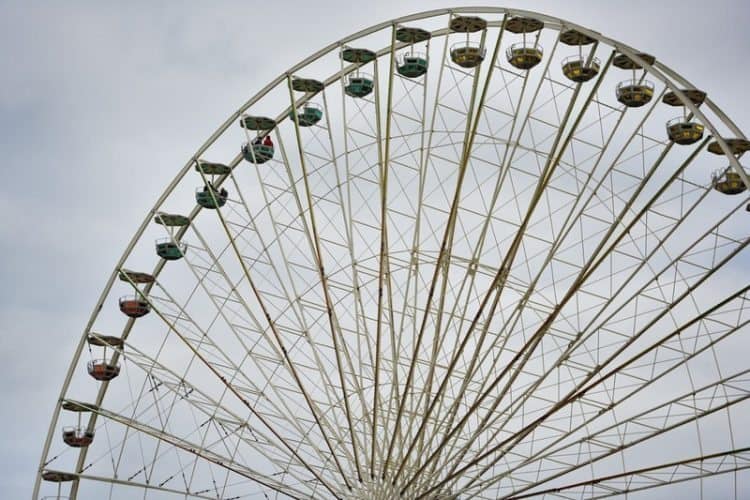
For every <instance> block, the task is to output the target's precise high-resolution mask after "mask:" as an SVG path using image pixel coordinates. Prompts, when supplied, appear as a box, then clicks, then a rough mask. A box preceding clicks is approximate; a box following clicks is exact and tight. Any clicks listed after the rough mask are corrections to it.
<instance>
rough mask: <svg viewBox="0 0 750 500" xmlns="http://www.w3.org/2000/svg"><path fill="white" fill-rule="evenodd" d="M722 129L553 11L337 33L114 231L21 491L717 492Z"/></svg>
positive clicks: (722, 326)
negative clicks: (126, 237) (112, 249)
mask: <svg viewBox="0 0 750 500" xmlns="http://www.w3.org/2000/svg"><path fill="white" fill-rule="evenodd" d="M521 40H522V41H521ZM519 42H520V44H519ZM543 47H544V48H543ZM651 80H653V82H655V83H652V81H651ZM670 106H677V107H680V108H682V109H681V112H682V116H681V118H679V119H678V120H676V121H670V122H669V125H668V126H665V124H666V123H667V121H668V120H669V119H670V118H673V114H672V113H671V112H670V110H671V107H670ZM238 121H239V122H241V124H242V127H240V126H238V125H237V122H238ZM242 143H246V144H247V145H246V147H245V149H243V151H242V153H240V154H238V153H237V151H238V150H239V148H240V145H241V144H242ZM707 146H708V147H707ZM264 148H265V149H264ZM747 149H750V143H748V142H747V141H744V138H743V136H742V133H741V131H740V130H738V129H737V127H736V126H735V125H734V124H733V123H732V122H731V121H730V120H729V119H728V118H727V117H726V115H724V113H722V112H721V110H719V109H718V108H716V107H715V106H714V105H713V103H712V102H711V101H710V99H708V98H706V96H705V94H704V93H702V92H697V91H696V90H695V89H694V87H693V85H691V84H690V83H689V82H687V81H685V80H684V79H683V78H682V77H680V76H679V75H678V74H676V73H675V72H673V71H672V70H670V69H669V68H668V67H666V66H664V65H663V64H661V63H660V62H658V61H656V60H655V59H654V58H653V57H651V56H649V55H647V54H643V53H639V52H637V51H635V50H633V49H632V48H630V47H628V46H626V45H624V44H620V43H619V42H615V41H613V40H610V39H608V38H606V37H604V36H602V35H600V34H598V33H596V32H593V31H590V30H587V29H586V28H583V27H580V26H577V25H574V24H572V23H569V22H567V21H562V20H560V19H555V18H551V17H548V16H544V15H540V14H534V13H529V12H523V11H511V10H507V9H472V8H463V9H454V10H450V11H447V10H446V11H433V12H427V13H423V14H417V15H414V16H409V17H406V18H403V19H399V20H395V21H393V22H388V23H384V24H382V25H378V26H375V27H373V28H371V29H369V30H365V31H363V32H360V33H357V34H355V35H352V36H351V37H348V38H346V39H345V40H342V41H340V42H338V43H336V44H332V45H331V46H329V47H326V48H325V49H323V50H321V51H320V52H318V53H316V54H315V55H313V56H311V57H310V58H308V59H307V60H305V61H303V62H302V63H300V64H298V65H297V66H295V67H294V68H292V69H291V70H290V71H289V72H287V73H286V74H284V75H282V76H281V77H279V78H278V79H277V80H275V81H274V82H272V83H271V84H269V85H268V86H267V87H266V88H264V89H263V91H262V92H260V93H259V94H257V95H256V96H255V97H253V98H252V99H251V100H250V101H249V102H248V103H246V104H245V105H244V106H242V108H241V109H240V110H238V111H237V112H236V113H235V114H234V115H232V117H230V119H229V120H227V122H226V123H224V124H223V125H222V126H221V127H220V129H219V130H218V131H217V132H216V133H215V134H214V135H213V136H212V137H211V138H210V139H209V140H208V141H207V142H206V143H205V144H204V145H203V146H201V148H200V149H199V150H198V151H197V152H196V154H195V155H194V157H193V158H192V159H191V160H190V162H188V164H187V165H186V166H185V167H184V168H183V169H182V171H180V172H179V174H178V176H177V177H176V178H175V180H174V181H173V182H172V183H171V184H170V186H168V188H167V190H166V191H165V193H164V195H163V196H162V197H161V198H160V199H159V200H158V202H157V204H156V205H155V207H154V209H153V210H152V211H151V212H150V213H149V216H148V217H147V218H146V220H145V221H144V223H143V224H142V225H141V227H140V228H139V230H138V232H137V233H136V235H135V236H134V237H133V240H132V242H131V243H130V244H129V245H128V248H127V249H126V252H125V254H124V255H123V257H122V259H121V261H120V262H119V263H118V265H117V268H116V269H115V271H114V273H113V274H112V276H111V277H110V280H109V281H108V283H107V286H106V288H105V291H104V293H103V294H102V297H101V299H100V300H99V302H98V303H97V305H96V308H95V312H94V314H93V315H92V317H91V320H90V322H89V324H88V325H87V326H86V329H85V331H84V335H83V337H82V339H81V342H80V345H79V348H78V351H77V352H76V355H75V357H74V360H73V362H72V364H71V368H70V370H69V372H68V375H67V377H66V379H65V381H64V387H63V390H62V393H61V397H60V401H59V403H58V404H57V407H56V410H55V414H54V417H53V420H52V424H51V429H50V433H49V435H48V437H47V440H46V442H45V448H44V453H43V457H42V463H41V466H40V469H39V475H38V477H37V481H36V486H35V490H34V497H35V498H37V497H43V496H47V497H50V498H68V497H70V498H76V497H82V498H83V497H85V498H132V497H134V496H143V497H144V498H222V499H230V498H232V499H235V498H236V499H240V498H277V497H279V498H287V497H290V498H334V497H335V498H362V499H391V498H420V499H436V498H440V499H442V498H475V497H476V498H530V497H534V498H537V497H550V498H600V497H607V496H617V495H626V494H627V495H630V496H635V495H637V494H641V493H644V494H645V493H648V492H652V491H653V492H662V493H664V494H665V495H669V496H674V495H675V492H679V493H678V494H679V495H681V496H685V494H686V492H688V493H690V492H693V493H695V494H696V496H702V495H705V496H706V497H709V498H717V497H722V498H730V497H735V498H739V497H744V496H746V495H747V494H750V484H748V483H747V474H746V473H745V472H743V471H745V470H747V469H748V464H750V461H749V459H750V454H749V453H748V449H749V448H748V446H750V433H748V430H747V426H746V425H743V424H744V423H746V422H747V421H748V418H750V404H749V403H750V402H749V401H748V397H750V373H749V372H750V367H749V365H748V362H747V359H746V354H745V346H746V345H747V342H748V340H750V339H748V332H749V331H750V327H748V321H750V285H748V279H747V272H746V270H747V269H748V262H749V261H748V259H749V258H750V251H748V249H747V245H748V242H750V231H749V230H748V228H749V227H750V225H748V220H749V217H750V214H749V213H748V211H750V204H748V197H747V194H746V188H747V186H748V185H750V183H748V178H747V174H746V173H745V171H744V170H742V168H741V166H740V163H739V159H740V158H741V156H742V153H744V152H745V150H747ZM712 153H718V154H712ZM712 173H713V174H712ZM196 187H197V188H198V190H197V191H195V189H196ZM194 191H195V192H194ZM732 194H734V195H735V196H729V195H732ZM736 195H739V196H736ZM196 203H197V204H196ZM154 238H162V240H160V241H159V242H158V243H157V253H158V254H159V256H160V257H162V258H161V259H159V260H158V263H157V264H156V266H155V267H153V262H154V257H153V251H154V247H153V244H152V240H153V239H154ZM150 267H151V268H152V271H151V272H150V273H143V271H145V270H147V269H149V268H150ZM134 270H135V271H141V273H135V272H133V271H134ZM118 278H119V279H118ZM125 294H128V295H129V297H128V298H125V299H123V300H121V301H120V307H119V309H118V307H117V297H119V296H120V295H125ZM122 312H124V313H125V315H122V314H121V313H122ZM87 353H89V354H87ZM87 356H88V358H90V359H91V361H90V362H89V363H88V365H86V363H85V361H87V360H88V358H87ZM86 366H88V369H86ZM92 377H93V378H92ZM74 424H75V425H74ZM71 425H73V428H72V430H71V429H68V430H66V431H65V433H63V434H62V435H61V428H62V427H67V426H71ZM61 438H62V439H61ZM686 488H687V489H686ZM50 495H51V496H50ZM55 495H56V496H55Z"/></svg>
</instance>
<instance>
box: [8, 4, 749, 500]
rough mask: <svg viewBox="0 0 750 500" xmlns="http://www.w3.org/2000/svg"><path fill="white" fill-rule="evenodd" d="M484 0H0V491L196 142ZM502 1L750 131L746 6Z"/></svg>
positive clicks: (16, 489)
mask: <svg viewBox="0 0 750 500" xmlns="http://www.w3.org/2000/svg"><path fill="white" fill-rule="evenodd" d="M481 3H482V2H465V1H460V0H452V1H449V2H442V1H441V2H435V1H420V2H403V1H395V0H377V1H373V2H370V3H367V2H361V1H360V2H356V7H352V6H353V5H355V3H354V2H342V1H332V0H326V1H307V2H301V1H290V0H281V1H276V2H258V1H255V0H249V1H245V2H218V1H214V2H179V3H178V2H174V3H169V4H168V3H166V2H136V1H133V2H127V3H125V2H121V3H119V4H114V3H112V2H62V1H59V2H41V1H38V2H37V1H18V2H8V1H2V0H0V65H1V66H2V71H0V132H1V133H0V151H2V157H3V168H2V172H3V174H4V180H3V182H2V183H1V184H0V210H1V213H2V215H0V249H1V250H2V256H3V258H2V260H0V279H1V280H2V285H3V286H2V289H1V290H0V361H1V362H2V363H1V364H0V380H1V381H2V382H0V383H1V384H2V385H1V386H0V387H2V396H3V400H2V408H1V409H0V423H2V426H3V427H2V428H3V431H2V432H3V434H2V438H0V443H2V447H1V448H0V450H2V453H1V454H0V471H2V472H0V478H2V481H0V497H2V498H7V499H16V498H28V496H29V494H30V492H31V488H32V485H33V480H34V474H35V471H36V468H37V466H38V460H39V455H40V453H41V449H42V445H43V441H44V438H45V436H46V433H47V426H48V423H49V417H50V415H51V412H52V410H53V408H54V403H55V399H56V398H57V396H58V393H59V390H60V386H61V384H62V380H63V377H64V374H65V371H66V370H67V367H68V364H69V362H70V359H71V357H72V355H73V351H74V348H75V344H76V343H77V341H78V339H79V337H80V335H81V332H82V329H83V327H84V326H85V323H86V321H87V319H88V317H89V314H90V313H91V308H92V307H93V305H94V303H95V301H96V299H97V297H98V296H99V294H100V292H101V289H102V286H103V285H104V282H105V281H106V279H107V277H108V275H109V273H110V272H111V269H112V267H113V265H114V264H115V262H116V261H117V259H118V258H119V256H120V254H121V253H122V251H123V249H124V247H125V245H126V244H127V242H128V240H129V239H130V237H131V235H132V234H133V232H134V231H135V230H136V228H137V226H138V225H139V224H140V221H141V220H142V218H143V216H144V214H145V213H146V211H147V210H149V209H150V208H151V206H152V204H153V202H154V200H155V199H156V198H157V197H158V195H159V194H160V193H161V192H162V190H163V189H164V187H165V186H166V184H167V183H168V182H169V181H170V180H171V179H172V178H173V176H174V175H175V173H176V172H177V171H178V170H179V169H180V168H181V167H182V165H183V164H184V163H185V161H186V159H187V158H189V157H190V156H191V155H192V153H193V152H194V150H195V149H196V148H197V147H198V146H199V145H200V144H201V143H202V142H203V141H204V140H205V139H206V137H208V136H209V135H210V134H211V133H212V132H213V131H214V129H215V128H216V127H217V126H218V125H219V124H220V123H221V122H223V121H224V120H225V119H226V117H227V116H228V115H230V114H231V113H232V112H233V111H234V110H235V109H236V108H237V107H238V106H239V105H240V104H241V103H243V102H245V101H246V100H247V99H248V98H249V97H250V96H251V95H252V94H254V93H255V92H256V91H257V90H258V89H260V88H261V87H262V86H263V85H265V84H266V83H267V82H268V81H269V80H271V79H272V78H274V77H276V76H277V75H278V74H279V73H281V72H283V71H284V70H286V68H288V67H289V66H291V65H293V64H295V63H296V62H298V61H299V60H301V59H302V58H304V57H306V56H308V55H309V54H310V53H312V52H313V51H315V50H317V49H319V48H321V47H322V46H324V45H326V44H328V43H330V42H332V41H335V40H337V39H339V38H341V37H344V36H346V35H348V34H350V33H352V32H355V31H358V30H360V29H362V28H365V27H367V26H369V25H371V24H374V23H376V22H380V21H384V20H387V19H390V18H394V17H398V16H401V15H405V14H409V13H412V12H416V11H421V10H429V9H433V8H441V7H448V6H451V5H475V4H481ZM484 3H487V2H484ZM497 5H505V6H507V7H516V8H523V9H528V10H536V11H540V12H545V13H548V14H551V15H555V16H559V17H562V18H565V19H569V20H571V21H573V22H576V23H579V24H582V25H585V26H587V27H589V28H592V29H594V30H597V31H600V32H602V33H603V34H605V35H607V36H609V37H612V38H614V39H617V40H620V41H622V42H625V43H627V44H629V45H631V46H634V47H636V48H639V49H641V50H643V51H646V52H650V53H653V54H655V55H656V56H657V57H658V58H659V59H660V60H661V61H663V62H664V63H666V64H668V65H670V66H671V67H672V68H674V69H675V70H676V71H678V72H679V73H681V74H682V75H683V76H685V77H686V78H687V79H688V80H691V81H692V82H693V83H695V84H696V85H697V86H698V87H700V88H703V89H704V90H707V91H708V93H709V96H710V97H711V98H712V99H713V100H714V102H715V103H717V104H718V105H719V106H720V107H721V108H723V109H724V110H725V111H726V112H727V113H728V114H729V116H730V117H731V118H732V119H733V120H734V121H735V122H736V123H737V124H738V125H739V127H740V128H741V129H743V130H746V131H750V99H749V98H748V90H747V89H748V82H749V81H750V69H749V68H748V57H747V54H748V50H750V34H748V33H750V31H748V26H750V4H748V3H746V2H745V1H713V2H705V1H703V2H699V1H692V0H691V1H679V2H677V1H668V2H654V1H653V0H651V1H643V0H631V1H628V2H611V1H606V2H603V1H601V0H599V1H596V0H590V1H583V0H579V1H570V0H569V1H565V2H562V1H559V0H558V1H551V0H550V1H528V2H519V1H508V2H505V3H504V4H497ZM707 175H708V172H707Z"/></svg>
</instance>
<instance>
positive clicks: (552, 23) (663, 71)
mask: <svg viewBox="0 0 750 500" xmlns="http://www.w3.org/2000/svg"><path fill="white" fill-rule="evenodd" d="M464 13H465V14H471V13H485V14H504V15H506V16H508V15H528V16H532V17H535V18H540V19H543V20H544V21H545V28H552V29H557V30H558V31H562V29H563V28H570V29H576V30H579V31H581V32H582V33H584V34H586V35H587V36H591V37H593V38H594V39H595V40H596V41H597V42H602V43H605V44H607V45H609V46H611V47H613V49H615V50H617V51H618V52H620V53H622V54H625V55H627V56H628V57H630V58H632V59H633V60H635V61H636V62H638V63H640V64H641V65H642V66H643V67H644V68H645V69H646V70H647V71H648V73H649V74H651V75H653V76H654V77H655V78H657V79H658V80H660V81H661V82H662V83H663V84H664V85H665V86H666V87H667V88H668V89H670V90H672V91H673V92H674V93H675V94H676V95H677V96H678V97H679V98H680V99H681V100H682V102H683V104H684V106H685V107H686V108H687V109H689V110H690V111H691V113H693V114H694V116H695V117H696V118H698V119H699V120H700V121H701V122H702V123H704V124H705V125H706V126H707V128H708V129H709V130H710V131H711V132H712V135H713V137H714V139H715V140H716V141H717V143H718V144H719V146H720V148H721V149H722V150H723V152H724V156H725V157H727V158H728V159H729V162H730V165H731V166H732V167H733V168H735V170H736V171H737V173H738V174H739V175H740V177H741V178H742V180H743V181H744V183H745V184H746V185H747V186H750V181H749V180H748V178H747V173H746V172H745V171H744V170H743V169H742V168H741V166H740V165H739V162H738V160H737V158H736V157H735V156H734V155H733V154H730V153H731V150H730V148H729V146H728V145H727V143H726V142H725V140H724V138H723V137H722V135H721V134H719V133H718V132H717V130H716V128H715V127H714V124H713V121H711V120H708V119H707V118H706V117H705V115H704V114H703V112H702V111H701V110H700V109H699V108H698V106H696V105H695V104H694V103H693V102H692V101H691V100H690V99H688V98H687V97H686V96H685V95H684V94H683V92H682V90H681V88H680V84H681V85H682V86H684V87H687V88H695V87H693V86H692V85H691V84H690V83H689V82H688V81H687V80H685V79H684V78H683V77H681V76H680V75H679V74H678V73H676V72H675V71H673V70H672V69H670V68H669V67H668V66H666V65H665V64H663V63H662V62H661V61H657V62H656V63H654V64H649V62H648V61H646V60H644V59H643V58H642V57H641V56H640V55H639V52H637V51H636V50H635V49H633V48H632V47H630V46H628V45H625V44H622V43H620V42H617V41H615V40H613V39H610V38H607V37H605V36H603V35H601V34H600V33H597V32H595V31H591V30H589V29H587V28H585V27H583V26H580V25H577V24H575V23H571V22H568V21H565V20H563V19H561V18H557V17H552V16H547V15H545V14H542V13H537V12H532V11H526V10H520V9H505V8H493V7H488V8H484V7H461V8H455V9H438V10H431V11H425V12H421V13H417V14H412V15H408V16H402V17H400V18H397V19H393V20H391V21H386V22H383V23H379V24H376V25H373V26H371V27H369V28H366V29H364V30H361V31H359V32H357V33H354V34H352V35H349V36H347V37H344V38H342V39H340V40H338V41H337V42H334V43H332V44H329V45H327V46H326V47H324V48H323V49H321V50H320V51H317V52H315V53H314V54H312V55H311V56H308V57H307V58H306V59H304V60H302V61H301V62H300V63H297V64H295V65H293V66H291V67H290V68H289V69H288V70H287V71H285V72H284V73H282V74H280V75H279V76H278V77H276V78H275V79H274V80H272V81H271V82H270V83H269V84H268V85H266V86H265V87H263V89H261V90H260V91H259V92H257V93H256V94H255V95H253V96H252V97H251V98H250V99H249V100H248V101H247V102H245V103H244V104H243V105H242V106H241V107H240V108H239V109H238V110H237V111H235V112H234V113H233V114H231V115H230V116H229V118H228V119H227V120H226V121H225V122H224V123H223V124H222V125H220V126H219V128H217V130H216V131H215V132H214V133H213V134H211V136H210V137H209V138H208V139H207V140H206V141H205V142H204V143H203V144H202V145H201V146H200V147H199V148H198V150H197V151H196V152H195V153H194V154H193V156H192V157H191V158H190V160H189V161H188V162H187V163H186V164H185V165H184V166H183V167H182V169H181V170H180V171H179V172H178V173H177V175H176V176H175V177H174V179H173V180H172V181H171V182H170V183H169V184H168V186H167V188H166V189H165V190H164V192H163V193H162V194H161V195H160V196H159V198H158V199H157V201H156V203H155V204H154V206H153V208H152V209H151V210H150V211H149V212H148V214H147V215H146V217H145V219H144V221H143V222H142V223H141V225H140V226H139V228H138V229H137V230H136V232H135V234H134V235H133V237H132V238H131V240H130V242H129V243H128V245H127V246H126V250H125V251H124V252H123V254H122V256H121V257H120V259H119V260H118V263H117V265H116V267H115V269H114V270H113V272H112V273H111V275H110V277H109V279H108V281H107V283H106V285H105V287H104V290H103V291H102V294H101V295H100V298H99V299H98V300H97V302H96V305H95V307H94V311H93V312H92V314H91V316H90V318H89V320H88V322H87V326H86V328H85V329H84V331H83V334H82V336H81V340H80V341H79V344H78V347H77V348H76V351H75V354H74V357H73V360H72V362H71V365H70V367H69V369H68V373H67V375H66V377H65V381H64V384H63V388H62V390H61V392H60V398H59V400H58V402H57V404H56V408H55V410H54V413H53V418H52V422H51V424H50V429H49V432H48V435H47V439H46V442H45V446H44V451H43V454H42V458H41V462H40V467H39V469H38V471H37V479H36V483H35V488H34V496H36V495H37V494H38V489H39V484H40V482H41V480H42V479H43V478H42V475H43V473H44V472H45V470H46V469H45V466H44V459H45V457H46V456H47V453H48V450H49V446H50V443H51V439H52V437H53V436H54V434H55V433H54V431H55V428H56V424H57V420H58V418H59V414H60V411H61V409H62V404H63V402H64V401H66V400H65V398H64V395H65V394H66V392H67V389H68V385H69V383H70V379H71V377H72V372H73V370H74V369H75V367H76V365H77V362H78V360H79V359H80V358H81V355H82V353H83V348H84V346H85V344H86V340H87V338H88V336H89V335H90V334H92V333H93V332H92V331H91V327H92V325H93V323H94V320H95V319H96V317H97V315H98V313H99V310H100V309H101V307H102V305H103V302H104V299H105V298H106V297H107V295H108V294H109V292H110V290H111V288H112V286H113V284H114V282H115V279H116V278H117V276H118V274H119V273H121V272H122V271H123V268H122V266H123V265H124V264H125V262H126V261H127V258H128V257H129V256H130V254H131V253H132V251H133V248H134V247H135V245H136V243H137V242H138V241H139V240H140V239H141V237H142V236H143V234H144V232H145V229H146V227H147V225H148V224H149V223H150V221H151V219H152V217H153V216H154V215H156V214H157V213H158V211H159V209H160V208H161V206H162V205H163V204H164V202H165V200H166V199H167V198H168V197H169V195H170V194H171V193H172V192H173V191H174V189H175V188H176V186H177V185H178V184H179V183H180V182H181V181H182V180H183V179H184V178H185V176H186V175H187V173H188V172H189V171H190V169H191V168H193V167H194V166H195V165H196V164H197V163H198V162H199V161H201V160H200V156H201V155H202V154H203V153H204V152H205V151H206V150H208V149H209V148H210V147H211V145H213V144H214V143H215V142H216V141H217V140H218V139H219V137H221V136H222V135H223V134H224V132H226V131H227V129H228V128H229V127H230V126H231V125H232V124H234V123H235V122H236V120H237V119H238V118H239V117H241V116H242V115H243V113H245V112H246V111H247V110H248V109H250V108H251V107H252V106H253V105H254V104H255V103H257V102H258V101H259V100H260V99H262V98H263V97H264V96H265V95H267V94H268V93H269V92H270V91H271V90H272V89H274V88H275V87H277V86H279V85H281V84H283V83H284V81H291V78H292V75H294V74H296V73H297V72H298V71H299V70H301V69H303V68H305V67H306V66H308V65H309V64H311V63H312V62H314V61H316V60H317V59H319V58H321V57H323V56H325V55H326V54H329V53H330V52H332V51H335V50H338V49H339V48H340V47H342V46H343V45H345V44H346V43H349V42H352V41H354V40H357V39H359V38H361V37H364V36H366V35H368V34H372V33H375V32H378V31H381V30H383V29H385V28H388V27H395V26H397V25H399V24H401V23H406V22H412V21H418V20H422V19H427V18H433V17H439V16H444V15H453V14H464ZM495 24H496V23H495ZM491 26H494V24H491ZM438 31H442V30H438ZM432 35H433V36H437V37H439V36H441V35H442V36H446V39H447V35H446V34H445V33H439V34H437V35H435V33H434V32H433V33H432ZM395 47H396V46H395V45H392V46H391V47H390V48H388V50H386V49H385V48H384V49H382V50H378V51H377V53H376V54H377V55H376V60H377V59H379V58H381V57H383V56H384V55H385V54H387V53H390V52H392V51H393V50H394V48H395ZM399 47H400V46H399ZM350 71H351V70H349V71H346V72H345V71H344V69H342V70H341V71H339V72H337V73H334V74H333V75H332V76H331V77H329V78H328V79H326V80H325V81H324V87H325V88H328V87H329V86H331V85H333V84H334V83H336V82H338V81H339V80H340V79H342V78H343V77H344V76H345V74H348V73H349V72H350ZM294 102H295V103H297V102H298V101H294ZM704 106H706V107H707V108H708V109H709V110H710V111H711V112H713V113H714V114H715V115H716V116H717V118H719V120H721V121H722V122H723V123H724V125H725V126H727V127H728V128H729V129H730V130H732V131H733V132H734V133H735V135H736V137H740V138H744V137H745V136H744V134H743V133H742V131H741V130H740V129H739V128H738V127H737V126H736V124H734V123H733V122H732V121H731V119H730V118H729V117H728V116H727V115H726V114H724V112H723V111H722V110H721V109H720V108H719V107H718V106H716V105H715V104H714V103H713V102H712V101H711V100H710V98H706V100H705V103H704ZM292 109H293V110H295V111H294V112H295V114H296V109H297V108H296V106H292ZM241 160H242V156H241V154H238V155H236V156H235V157H234V159H233V160H232V161H231V162H230V163H229V164H228V165H229V167H230V168H231V169H233V168H234V167H236V166H237V164H239V163H240V162H241ZM201 210H202V207H200V206H199V205H196V206H195V207H194V208H193V210H192V211H191V212H190V214H189V215H188V219H189V221H190V222H191V223H192V221H193V220H194V219H195V217H196V216H197V215H198V214H199V213H200V212H201ZM185 230H186V229H181V230H180V231H178V235H179V234H181V233H184V231H185ZM177 239H178V240H179V236H178V238H177ZM372 258H375V256H373V257H372ZM165 264H166V261H164V260H160V261H158V262H157V264H156V265H155V267H154V271H153V273H152V276H153V277H154V278H158V276H159V274H160V273H161V271H162V269H163V267H164V265H165ZM146 289H150V285H149V286H148V287H147V288H146ZM133 324H134V321H133V320H129V321H128V322H127V325H126V326H125V327H124V329H123V334H122V338H123V339H126V338H127V336H128V334H129V332H130V330H131V328H132V326H133ZM106 387H107V385H106V384H105V385H103V392H101V394H100V395H99V396H98V397H97V403H99V402H101V399H103V397H104V396H105V394H106ZM84 450H85V448H84ZM81 454H82V455H83V454H85V451H82V452H81Z"/></svg>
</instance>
